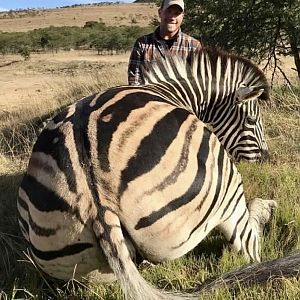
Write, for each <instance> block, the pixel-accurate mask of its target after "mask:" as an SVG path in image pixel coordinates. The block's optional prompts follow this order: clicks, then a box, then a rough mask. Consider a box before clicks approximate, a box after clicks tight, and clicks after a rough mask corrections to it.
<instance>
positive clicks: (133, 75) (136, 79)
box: [128, 40, 143, 85]
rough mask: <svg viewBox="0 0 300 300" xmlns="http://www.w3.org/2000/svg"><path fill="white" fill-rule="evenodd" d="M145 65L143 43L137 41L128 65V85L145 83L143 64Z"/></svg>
mask: <svg viewBox="0 0 300 300" xmlns="http://www.w3.org/2000/svg"><path fill="white" fill-rule="evenodd" d="M142 63H143V49H142V47H141V43H140V42H139V41H138V40H136V42H135V43H134V46H133V48H132V51H131V55H130V59H129V64H128V84H129V85H140V84H142V83H143V79H142V75H141V64H142Z"/></svg>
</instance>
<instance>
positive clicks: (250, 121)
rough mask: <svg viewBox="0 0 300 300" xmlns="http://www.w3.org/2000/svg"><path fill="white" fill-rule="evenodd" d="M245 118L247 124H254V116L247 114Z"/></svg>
mask: <svg viewBox="0 0 300 300" xmlns="http://www.w3.org/2000/svg"><path fill="white" fill-rule="evenodd" d="M246 120H247V123H248V124H249V125H255V124H256V118H255V117H252V116H248V117H247V119H246Z"/></svg>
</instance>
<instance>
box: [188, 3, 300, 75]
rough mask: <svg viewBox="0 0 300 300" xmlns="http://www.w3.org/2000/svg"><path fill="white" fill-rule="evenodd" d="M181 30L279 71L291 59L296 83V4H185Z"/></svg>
mask: <svg viewBox="0 0 300 300" xmlns="http://www.w3.org/2000/svg"><path fill="white" fill-rule="evenodd" d="M185 3H186V16H185V24H184V30H186V31H188V32H189V33H190V34H191V35H193V36H195V37H198V38H201V39H202V40H203V42H204V43H205V44H207V45H211V46H219V47H221V48H223V49H225V50H227V51H233V52H235V53H237V54H243V55H245V56H247V57H249V58H251V59H256V60H257V62H261V61H263V60H266V61H267V63H266V65H265V67H267V66H271V67H272V68H273V76H274V74H275V72H276V71H278V70H279V71H280V72H281V73H282V74H283V76H284V77H285V78H286V80H288V78H287V77H286V76H285V74H284V72H283V70H282V69H281V68H280V65H279V64H278V62H279V61H280V57H279V54H283V55H292V56H293V57H294V62H295V68H293V70H295V71H296V72H297V75H298V78H299V79H300V1H299V0H232V1H229V0H216V1H211V0H201V1H199V0H186V1H185Z"/></svg>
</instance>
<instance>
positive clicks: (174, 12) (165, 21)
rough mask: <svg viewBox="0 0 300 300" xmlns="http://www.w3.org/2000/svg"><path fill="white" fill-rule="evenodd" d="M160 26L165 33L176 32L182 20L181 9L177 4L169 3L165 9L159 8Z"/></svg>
mask: <svg viewBox="0 0 300 300" xmlns="http://www.w3.org/2000/svg"><path fill="white" fill-rule="evenodd" d="M158 13H159V17H160V28H161V30H162V31H163V32H164V33H165V34H168V33H169V34H170V33H171V34H172V33H174V34H175V33H177V31H178V29H179V28H180V26H181V23H182V20H183V15H184V13H183V11H182V9H181V8H180V7H179V6H178V5H171V6H170V7H168V8H167V9H159V11H158Z"/></svg>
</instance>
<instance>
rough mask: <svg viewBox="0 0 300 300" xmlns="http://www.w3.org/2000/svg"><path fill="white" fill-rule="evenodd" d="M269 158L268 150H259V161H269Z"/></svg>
mask: <svg viewBox="0 0 300 300" xmlns="http://www.w3.org/2000/svg"><path fill="white" fill-rule="evenodd" d="M270 159H271V157H270V154H269V151H268V150H261V156H260V161H267V162H269V161H270Z"/></svg>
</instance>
